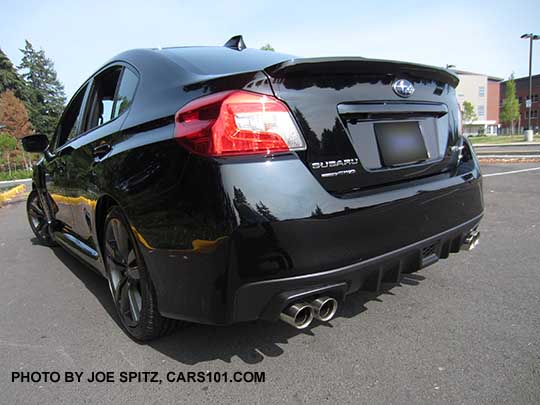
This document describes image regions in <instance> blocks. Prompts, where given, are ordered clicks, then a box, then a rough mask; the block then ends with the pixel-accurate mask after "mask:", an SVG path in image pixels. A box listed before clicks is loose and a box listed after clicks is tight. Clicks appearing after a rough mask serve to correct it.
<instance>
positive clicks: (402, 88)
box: [392, 79, 414, 97]
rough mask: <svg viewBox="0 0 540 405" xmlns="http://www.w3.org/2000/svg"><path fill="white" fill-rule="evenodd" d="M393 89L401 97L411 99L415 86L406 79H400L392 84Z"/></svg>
mask: <svg viewBox="0 0 540 405" xmlns="http://www.w3.org/2000/svg"><path fill="white" fill-rule="evenodd" d="M392 89H394V92H395V93H396V94H397V95H398V96H400V97H409V96H412V94H413V93H414V86H413V85H412V83H411V82H410V81H408V80H405V79H399V80H396V81H395V82H394V84H392Z"/></svg>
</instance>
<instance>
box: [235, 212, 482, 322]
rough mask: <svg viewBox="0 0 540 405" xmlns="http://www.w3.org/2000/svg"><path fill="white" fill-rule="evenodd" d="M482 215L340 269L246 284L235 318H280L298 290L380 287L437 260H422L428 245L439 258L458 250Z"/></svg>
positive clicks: (238, 294) (306, 293) (238, 293)
mask: <svg viewBox="0 0 540 405" xmlns="http://www.w3.org/2000/svg"><path fill="white" fill-rule="evenodd" d="M482 216H483V213H482V214H479V215H477V216H476V217H474V218H472V219H470V220H468V221H466V222H464V223H463V224H461V225H458V226H455V227H453V228H450V229H448V230H446V231H444V232H441V233H439V234H436V235H434V236H432V237H429V238H427V239H423V240H421V241H419V242H415V243H413V244H410V245H407V246H404V247H402V248H399V249H396V250H394V251H391V252H388V253H385V254H382V255H380V256H377V257H373V258H370V259H367V260H364V261H361V262H357V263H353V264H350V265H347V266H343V267H340V268H337V269H331V270H326V271H322V272H318V273H310V274H303V275H299V276H294V277H287V278H280V279H272V280H264V281H255V282H251V283H247V284H244V285H243V286H241V287H240V288H239V289H238V290H237V291H236V294H235V297H234V309H233V314H232V321H233V322H239V321H249V320H255V319H271V320H272V319H277V318H278V317H279V313H280V312H281V310H282V309H283V308H284V307H285V306H286V302H287V301H288V300H287V299H284V297H287V296H293V297H295V296H297V295H298V294H299V293H300V294H301V295H302V296H303V297H305V296H309V295H313V294H317V293H318V292H319V291H321V289H322V290H325V289H327V288H331V287H332V285H333V286H335V285H336V284H340V283H346V285H347V288H346V290H345V294H344V295H347V294H351V293H353V292H356V291H358V290H359V289H360V288H361V287H362V286H363V285H364V284H374V286H373V287H374V289H379V288H380V285H381V282H383V281H385V280H386V279H388V278H389V276H392V277H391V278H394V277H393V275H394V274H395V273H396V270H397V274H398V275H399V274H401V272H407V271H408V272H412V271H416V270H418V269H419V268H421V267H425V266H427V265H428V264H432V263H434V262H435V261H436V260H434V261H432V262H430V263H426V262H424V263H423V260H422V248H424V247H426V246H431V245H436V257H437V258H438V257H441V258H446V257H448V254H449V253H450V252H452V253H457V252H459V250H460V247H461V244H462V243H463V238H464V237H465V235H466V234H467V233H468V232H469V231H470V230H471V229H473V228H474V227H476V226H477V225H478V223H479V222H480V220H481V219H482ZM370 281H375V283H370ZM366 282H367V283H366Z"/></svg>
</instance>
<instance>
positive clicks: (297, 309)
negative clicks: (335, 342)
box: [279, 302, 313, 329]
mask: <svg viewBox="0 0 540 405" xmlns="http://www.w3.org/2000/svg"><path fill="white" fill-rule="evenodd" d="M279 319H281V320H282V321H283V322H285V323H288V324H289V325H291V326H293V327H295V328H296V329H305V328H307V327H308V326H309V325H310V324H311V321H313V308H312V307H311V305H310V304H308V303H307V302H300V303H296V304H292V305H289V306H288V307H287V308H285V309H284V310H283V312H282V313H281V314H280V315H279Z"/></svg>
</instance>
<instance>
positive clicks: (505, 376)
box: [0, 164, 540, 404]
mask: <svg viewBox="0 0 540 405" xmlns="http://www.w3.org/2000/svg"><path fill="white" fill-rule="evenodd" d="M537 166H540V165H538V164H500V165H490V166H485V167H484V173H485V174H488V175H489V174H496V173H500V172H504V171H514V170H521V169H524V168H531V167H537ZM484 191H485V200H486V212H485V218H484V220H483V222H482V224H481V232H482V236H481V238H480V239H481V240H480V244H479V246H478V247H477V248H476V249H475V250H473V251H472V252H469V253H460V254H457V255H451V256H450V258H449V259H447V260H441V261H439V262H438V263H436V264H435V265H433V266H430V267H428V268H425V269H423V270H421V271H419V272H418V273H415V274H412V275H408V276H406V277H405V278H403V280H402V281H401V284H400V285H396V286H393V287H391V288H389V289H388V290H387V291H386V292H384V293H382V294H379V295H373V294H366V293H360V294H355V295H354V296H351V297H348V299H347V301H346V303H345V304H344V305H343V306H342V307H341V309H340V311H339V316H338V317H337V318H335V319H334V320H332V321H331V322H330V323H329V324H316V325H314V326H313V327H312V328H310V329H309V330H308V331H307V332H300V331H296V330H294V329H292V328H291V327H289V326H288V325H285V324H282V323H269V322H263V321H260V322H251V323H244V324H239V325H234V326H230V327H211V326H200V325H192V326H189V327H187V328H185V329H181V330H179V331H178V332H176V333H175V334H174V335H172V336H169V337H166V338H164V339H162V340H159V341H157V342H154V343H151V344H148V345H140V344H136V343H134V342H133V341H132V340H130V339H129V338H128V337H127V336H126V335H125V334H124V333H123V332H122V331H121V330H120V328H119V327H118V325H117V320H116V316H115V314H114V309H113V307H112V303H111V299H110V296H109V291H108V286H107V283H106V281H105V280H104V279H102V278H101V277H100V276H98V275H97V274H95V273H94V272H92V271H91V270H90V269H88V268H86V267H85V266H83V265H82V264H80V263H79V262H77V261H76V260H75V259H73V258H72V257H71V256H69V255H68V254H67V253H65V252H64V251H63V250H61V249H60V248H56V249H49V248H46V247H43V246H39V245H37V244H35V240H34V238H33V235H32V233H31V231H30V228H29V226H28V224H27V221H26V216H25V211H24V203H23V202H18V203H14V204H10V205H7V206H5V207H3V208H1V209H0V231H1V232H0V308H1V311H0V364H1V373H0V393H1V394H0V398H1V401H2V402H3V403H10V404H15V403H21V404H31V403H38V402H39V403H57V402H65V403H70V404H71V403H85V402H92V403H104V402H109V401H114V402H117V403H124V402H128V401H129V402H133V403H154V402H156V403H162V402H166V403H172V402H186V403H202V402H205V401H209V402H210V401H211V402H213V403H231V402H233V403H272V404H274V403H285V402H287V403H306V402H309V403H319V402H334V403H369V404H377V403H395V404H406V403H415V404H416V403H426V404H433V403H452V404H455V403H466V404H471V403H483V404H488V403H489V404H492V403H513V404H516V403H519V404H531V403H540V266H539V262H540V260H539V256H540V224H539V222H540V221H539V217H540V171H529V172H518V173H512V174H508V175H502V176H486V177H485V179H484ZM441 215H444V213H441ZM32 371H57V372H60V373H64V372H65V371H83V372H84V373H85V374H84V380H83V382H81V383H74V382H71V383H70V382H58V383H54V382H43V381H40V382H20V381H16V382H12V375H13V374H12V373H14V372H32ZM93 371H103V372H113V373H114V376H115V378H116V380H115V382H101V383H92V382H88V381H86V378H87V377H89V376H90V373H91V372H93ZM122 371H125V372H129V371H149V372H158V373H159V374H158V375H159V378H160V379H161V383H159V382H157V383H153V382H120V381H119V379H118V376H119V374H120V372H122ZM193 371H194V372H208V371H210V372H219V373H225V372H227V373H228V376H227V378H228V379H230V378H232V374H233V373H234V372H237V371H239V372H254V371H257V372H264V373H265V381H264V382H259V383H250V382H228V383H224V382H219V383H216V382H208V381H205V382H182V381H180V382H169V381H167V379H166V377H167V373H171V372H172V373H175V374H174V375H175V376H177V375H181V374H183V375H184V376H185V375H186V374H187V373H188V372H193Z"/></svg>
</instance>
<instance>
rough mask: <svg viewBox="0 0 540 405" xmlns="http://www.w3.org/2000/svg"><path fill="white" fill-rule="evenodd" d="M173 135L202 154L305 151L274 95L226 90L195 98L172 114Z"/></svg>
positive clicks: (223, 154) (292, 123) (220, 154)
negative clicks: (174, 114) (173, 119)
mask: <svg viewBox="0 0 540 405" xmlns="http://www.w3.org/2000/svg"><path fill="white" fill-rule="evenodd" d="M175 137H176V138H177V139H178V141H179V142H180V143H181V144H182V145H183V146H184V147H186V148H187V149H189V150H190V151H192V152H194V153H197V154H201V155H205V156H230V155H251V154H271V153H277V152H288V151H294V150H304V149H305V148H306V143H305V141H304V139H303V138H302V136H301V135H300V132H299V131H298V128H297V127H296V125H295V123H294V121H293V118H292V116H291V114H290V112H289V109H288V108H287V106H286V105H285V104H284V103H282V102H281V101H280V100H278V99H277V98H275V97H272V96H267V95H263V94H256V93H251V92H247V91H240V90H238V91H237V90H234V91H225V92H221V93H216V94H212V95H210V96H205V97H201V98H198V99H196V100H194V101H192V102H191V103H189V104H187V105H185V106H184V107H182V108H181V109H180V110H179V111H178V112H177V113H176V117H175Z"/></svg>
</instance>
